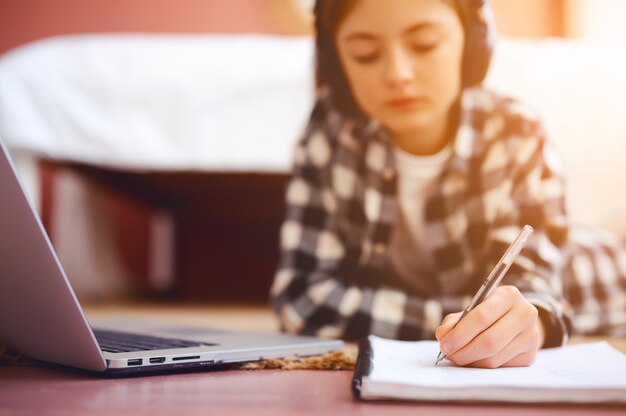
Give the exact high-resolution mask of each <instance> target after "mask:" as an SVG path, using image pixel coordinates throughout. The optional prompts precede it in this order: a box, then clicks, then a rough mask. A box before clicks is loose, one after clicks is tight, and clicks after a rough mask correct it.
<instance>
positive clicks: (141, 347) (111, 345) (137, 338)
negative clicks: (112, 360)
mask: <svg viewBox="0 0 626 416" xmlns="http://www.w3.org/2000/svg"><path fill="white" fill-rule="evenodd" d="M93 333H94V335H95V336H96V340H97V341H98V344H100V349H102V351H106V352H129V351H151V350H167V349H172V348H189V347H201V346H204V345H216V344H207V343H204V342H198V341H189V340H183V339H175V338H160V337H154V336H150V335H140V334H129V333H127V332H116V331H108V330H100V329H95V330H94V331H93Z"/></svg>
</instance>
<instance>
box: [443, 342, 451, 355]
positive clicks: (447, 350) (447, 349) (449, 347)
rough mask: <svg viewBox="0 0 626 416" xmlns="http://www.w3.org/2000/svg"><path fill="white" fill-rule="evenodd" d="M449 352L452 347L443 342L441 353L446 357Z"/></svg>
mask: <svg viewBox="0 0 626 416" xmlns="http://www.w3.org/2000/svg"><path fill="white" fill-rule="evenodd" d="M450 351H452V346H451V345H450V343H449V342H443V343H442V344H441V352H443V353H444V354H446V355H448V353H450Z"/></svg>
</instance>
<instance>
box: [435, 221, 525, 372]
mask: <svg viewBox="0 0 626 416" xmlns="http://www.w3.org/2000/svg"><path fill="white" fill-rule="evenodd" d="M532 232H533V227H531V226H530V225H525V226H524V228H522V231H520V233H519V234H518V235H517V237H516V238H515V241H513V242H512V243H511V245H510V246H509V248H507V250H506V251H505V252H504V255H503V256H502V258H501V259H500V261H499V262H498V264H496V267H494V268H493V270H492V271H491V273H489V276H487V278H486V279H485V281H484V282H483V284H482V285H481V286H480V289H478V292H476V294H475V295H474V298H472V301H471V302H470V304H469V305H467V307H466V308H465V309H464V310H463V313H462V314H461V317H460V318H459V320H458V321H457V322H456V323H455V324H454V327H452V329H454V328H455V327H456V326H457V325H458V324H459V322H461V320H462V319H463V318H465V315H467V314H468V313H469V312H470V311H471V310H472V309H474V308H475V307H476V306H478V304H480V303H481V302H482V301H484V300H485V299H487V296H489V294H490V293H491V292H492V291H493V289H495V288H496V287H498V285H499V284H500V281H501V280H502V278H503V277H504V275H505V274H506V272H507V271H508V270H509V267H511V264H512V263H513V260H515V257H517V255H518V254H519V252H520V251H522V247H524V244H525V243H526V239H527V238H528V236H529V235H530V234H531V233H532ZM444 358H446V355H444V354H443V353H442V352H441V351H439V354H438V355H437V361H436V362H435V365H437V364H439V362H440V361H441V360H443V359H444Z"/></svg>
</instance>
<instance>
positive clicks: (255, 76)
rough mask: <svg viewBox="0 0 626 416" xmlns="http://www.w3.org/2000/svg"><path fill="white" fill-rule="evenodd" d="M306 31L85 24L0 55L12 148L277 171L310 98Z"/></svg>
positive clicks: (0, 129)
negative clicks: (147, 31)
mask: <svg viewBox="0 0 626 416" xmlns="http://www.w3.org/2000/svg"><path fill="white" fill-rule="evenodd" d="M312 54H313V48H312V43H311V41H310V39H308V38H293V37H290V38H287V37H276V36H254V35H250V36H241V35H239V36H215V35H212V36H208V35H207V36H172V35H169V36H155V35H92V36H68V37H58V38H51V39H47V40H43V41H39V42H36V43H33V44H30V45H27V46H25V47H22V48H19V49H17V50H14V51H13V52H10V53H8V54H6V55H4V56H3V57H2V58H0V135H1V136H3V137H4V138H5V141H6V142H7V143H8V145H9V147H11V148H12V149H19V150H25V151H28V152H33V153H35V154H38V155H44V156H46V157H49V158H53V159H60V160H73V161H81V162H87V163H95V164H100V165H107V166H112V167H120V168H124V169H140V170H143V169H154V170H196V169H198V170H225V171H228V170H245V171H256V170H258V171H286V170H287V169H288V167H289V166H290V163H291V162H290V159H291V153H292V144H293V142H294V140H295V138H296V137H298V135H299V134H300V132H301V129H302V128H303V125H304V124H305V122H306V119H307V117H308V115H309V112H310V109H311V105H312V101H313V78H312V71H311V68H312V66H313V61H312V56H313V55H312Z"/></svg>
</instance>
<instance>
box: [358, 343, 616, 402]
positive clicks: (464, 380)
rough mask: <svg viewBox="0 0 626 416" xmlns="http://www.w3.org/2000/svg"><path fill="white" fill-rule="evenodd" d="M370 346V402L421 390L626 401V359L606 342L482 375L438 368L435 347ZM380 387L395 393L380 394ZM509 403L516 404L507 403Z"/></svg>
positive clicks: (555, 351) (547, 353)
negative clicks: (602, 395) (597, 395)
mask: <svg viewBox="0 0 626 416" xmlns="http://www.w3.org/2000/svg"><path fill="white" fill-rule="evenodd" d="M370 341H371V343H372V350H373V369H372V371H371V372H370V374H369V375H368V376H367V377H364V378H363V385H364V388H365V391H364V393H365V395H366V396H367V392H368V391H370V392H372V393H373V394H374V393H375V392H376V391H378V392H383V391H391V392H393V394H396V393H397V395H398V396H404V397H405V398H410V397H411V394H410V393H409V391H413V392H415V391H419V390H420V389H428V390H431V391H432V390H436V389H443V390H446V391H448V394H450V395H454V393H450V392H451V391H452V390H455V389H464V390H467V389H473V390H474V391H480V390H484V391H485V394H487V395H488V394H489V392H490V391H491V392H496V391H500V392H502V391H505V390H510V389H513V391H514V390H515V389H521V390H524V389H526V390H542V391H543V393H542V394H543V395H544V397H549V395H550V390H553V391H554V392H557V391H558V392H560V393H558V394H556V395H557V396H559V395H562V394H563V392H564V391H568V390H571V391H570V393H572V392H585V391H588V390H591V391H593V390H595V389H598V390H597V391H599V390H607V389H609V390H612V391H613V394H612V395H610V397H614V396H615V393H616V392H617V393H619V392H620V391H621V392H623V394H622V395H621V396H623V399H621V400H620V399H619V397H618V401H626V356H625V355H624V354H622V353H621V352H619V351H617V350H616V349H614V348H613V347H611V346H610V345H609V344H607V343H606V342H595V343H588V344H579V345H570V346H566V347H561V348H552V349H546V350H541V351H539V353H538V356H537V359H536V361H535V362H534V363H533V364H532V365H531V366H529V367H515V368H498V369H480V368H466V367H457V366H455V365H454V364H452V363H451V362H449V361H447V360H446V361H442V362H440V363H439V364H438V365H436V366H435V361H436V357H437V354H438V353H439V344H438V343H437V342H436V341H419V342H407V341H396V340H388V339H384V338H378V337H374V336H372V337H370ZM377 385H387V387H390V386H391V387H393V389H392V390H389V389H382V390H381V389H377V388H376V386H377ZM403 390H405V391H404V392H403ZM498 394H499V393H498ZM413 396H414V395H413ZM482 396H483V394H482V393H479V394H478V395H477V396H476V397H477V398H479V399H481V400H482V399H484V398H485V397H482ZM527 397H528V396H527ZM466 398H467V397H466ZM501 398H502V397H501ZM509 399H511V400H513V401H515V398H512V397H507V398H505V400H509ZM576 399H577V398H574V400H573V401H576Z"/></svg>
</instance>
